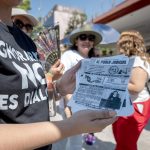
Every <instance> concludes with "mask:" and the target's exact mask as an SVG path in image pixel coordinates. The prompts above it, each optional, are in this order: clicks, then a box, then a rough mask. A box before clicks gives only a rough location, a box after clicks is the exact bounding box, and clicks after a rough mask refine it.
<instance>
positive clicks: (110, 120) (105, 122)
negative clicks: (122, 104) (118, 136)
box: [92, 117, 117, 131]
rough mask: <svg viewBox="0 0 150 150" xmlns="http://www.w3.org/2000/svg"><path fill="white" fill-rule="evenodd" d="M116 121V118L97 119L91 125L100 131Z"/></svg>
mask: <svg viewBox="0 0 150 150" xmlns="http://www.w3.org/2000/svg"><path fill="white" fill-rule="evenodd" d="M116 120H117V117H113V118H108V119H99V120H98V119H97V120H95V121H93V123H92V124H93V126H97V127H98V128H99V129H96V130H98V131H101V130H103V129H104V128H105V127H107V126H108V125H111V124H113V123H114V122H115V121H116Z"/></svg>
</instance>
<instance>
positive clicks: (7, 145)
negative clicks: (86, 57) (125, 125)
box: [0, 0, 116, 150]
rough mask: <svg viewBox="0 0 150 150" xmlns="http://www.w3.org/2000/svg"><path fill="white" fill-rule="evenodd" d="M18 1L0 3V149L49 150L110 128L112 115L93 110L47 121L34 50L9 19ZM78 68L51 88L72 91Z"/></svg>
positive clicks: (44, 93)
mask: <svg viewBox="0 0 150 150" xmlns="http://www.w3.org/2000/svg"><path fill="white" fill-rule="evenodd" d="M20 2H21V0H0V83H1V86H0V123H1V124H0V139H1V140H0V149H15V150H23V149H41V150H50V149H51V145H49V144H51V143H53V142H55V141H58V140H60V139H63V138H65V137H68V136H72V135H75V134H81V133H85V132H98V131H101V130H102V129H103V128H105V127H106V126H107V125H109V124H111V123H113V122H114V121H115V120H116V119H115V117H114V116H115V112H114V111H92V110H85V111H80V112H77V113H75V114H74V115H73V116H72V117H71V118H69V119H66V120H63V121H58V122H50V121H49V110H48V96H47V83H46V80H45V75H44V72H43V68H42V66H41V63H40V62H39V60H38V55H37V51H36V46H35V44H34V43H33V41H32V40H31V39H30V38H29V37H28V36H27V35H26V34H25V33H23V32H22V31H21V30H20V29H19V28H18V27H17V26H15V25H14V24H13V23H12V20H11V10H12V7H16V6H17V5H18V4H19V3H20ZM79 67H80V63H79V64H77V65H76V66H75V67H73V68H72V69H70V70H68V71H67V72H66V73H65V74H64V75H63V76H62V77H61V79H60V80H59V81H57V82H56V84H55V85H54V86H55V89H56V91H57V92H59V93H60V94H61V95H62V96H64V95H66V94H69V93H70V94H71V93H72V92H73V90H74V88H75V73H76V71H77V70H78V68H79ZM80 124H82V126H79V125H80Z"/></svg>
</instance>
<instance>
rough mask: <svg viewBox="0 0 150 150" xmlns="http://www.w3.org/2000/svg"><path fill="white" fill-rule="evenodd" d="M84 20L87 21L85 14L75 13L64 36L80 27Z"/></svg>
mask: <svg viewBox="0 0 150 150" xmlns="http://www.w3.org/2000/svg"><path fill="white" fill-rule="evenodd" d="M86 20H87V16H86V14H83V13H78V12H76V11H75V12H74V13H73V15H72V17H71V18H70V20H69V23H68V28H67V30H66V33H65V35H67V34H69V33H71V31H73V30H74V29H76V28H77V27H78V26H82V25H83V23H84V22H85V21H86Z"/></svg>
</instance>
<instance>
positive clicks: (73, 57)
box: [61, 50, 84, 72]
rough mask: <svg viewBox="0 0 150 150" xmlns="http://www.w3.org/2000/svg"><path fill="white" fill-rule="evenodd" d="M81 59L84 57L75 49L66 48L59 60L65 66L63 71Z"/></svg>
mask: <svg viewBox="0 0 150 150" xmlns="http://www.w3.org/2000/svg"><path fill="white" fill-rule="evenodd" d="M81 59H84V57H83V56H81V55H80V54H79V52H78V51H76V50H68V51H66V52H64V53H63V55H62V56H61V62H62V63H63V64H64V66H65V69H64V72H66V71H67V70H68V69H70V68H72V67H73V66H75V65H76V64H77V63H78V62H79V61H80V60H81Z"/></svg>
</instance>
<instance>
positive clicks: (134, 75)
mask: <svg viewBox="0 0 150 150" xmlns="http://www.w3.org/2000/svg"><path fill="white" fill-rule="evenodd" d="M147 78H148V77H147V72H146V71H145V70H143V69H142V68H140V67H136V68H133V69H132V72H131V79H130V82H129V85H128V89H129V92H130V93H132V94H137V93H139V92H140V91H142V90H143V88H144V87H145V83H146V81H147Z"/></svg>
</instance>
